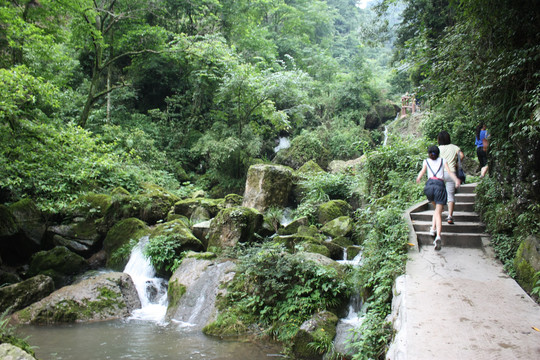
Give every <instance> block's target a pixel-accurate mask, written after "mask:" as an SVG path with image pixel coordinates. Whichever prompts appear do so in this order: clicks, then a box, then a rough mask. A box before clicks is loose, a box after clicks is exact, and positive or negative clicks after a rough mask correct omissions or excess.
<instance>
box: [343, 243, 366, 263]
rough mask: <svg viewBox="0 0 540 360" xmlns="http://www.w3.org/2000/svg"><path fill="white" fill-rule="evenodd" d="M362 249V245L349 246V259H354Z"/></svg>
mask: <svg viewBox="0 0 540 360" xmlns="http://www.w3.org/2000/svg"><path fill="white" fill-rule="evenodd" d="M361 251H362V248H361V247H360V246H354V245H353V246H347V259H346V260H353V259H354V258H355V257H356V255H358V254H359V253H360V252H361Z"/></svg>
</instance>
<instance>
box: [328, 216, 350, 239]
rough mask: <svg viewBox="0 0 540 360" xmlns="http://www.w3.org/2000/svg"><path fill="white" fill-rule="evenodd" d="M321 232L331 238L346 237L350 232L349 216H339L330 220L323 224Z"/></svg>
mask: <svg viewBox="0 0 540 360" xmlns="http://www.w3.org/2000/svg"><path fill="white" fill-rule="evenodd" d="M321 232H322V233H323V234H326V235H328V236H331V237H333V238H336V237H340V236H341V237H346V236H348V235H350V234H351V232H352V219H351V218H350V217H349V216H340V217H338V218H335V219H334V220H330V221H328V222H327V223H326V224H324V226H323V227H322V228H321Z"/></svg>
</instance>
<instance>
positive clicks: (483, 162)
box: [476, 146, 487, 167]
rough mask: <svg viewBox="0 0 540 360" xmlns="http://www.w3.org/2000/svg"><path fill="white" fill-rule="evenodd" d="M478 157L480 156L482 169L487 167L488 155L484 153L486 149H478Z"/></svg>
mask: <svg viewBox="0 0 540 360" xmlns="http://www.w3.org/2000/svg"><path fill="white" fill-rule="evenodd" d="M476 156H478V161H479V162H480V167H484V166H486V165H487V154H486V152H485V151H484V148H482V147H481V146H479V147H477V148H476Z"/></svg>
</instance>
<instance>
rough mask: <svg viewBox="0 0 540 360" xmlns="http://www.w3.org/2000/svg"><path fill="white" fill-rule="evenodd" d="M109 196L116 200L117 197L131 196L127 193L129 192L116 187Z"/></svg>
mask: <svg viewBox="0 0 540 360" xmlns="http://www.w3.org/2000/svg"><path fill="white" fill-rule="evenodd" d="M111 196H112V197H116V198H118V197H124V196H131V194H130V193H129V191H127V190H126V189H124V188H123V187H121V186H118V187H115V188H114V189H112V190H111Z"/></svg>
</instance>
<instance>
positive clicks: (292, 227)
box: [278, 216, 309, 235]
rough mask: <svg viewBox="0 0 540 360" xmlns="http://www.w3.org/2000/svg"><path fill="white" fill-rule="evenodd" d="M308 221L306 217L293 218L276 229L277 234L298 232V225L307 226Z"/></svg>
mask: <svg viewBox="0 0 540 360" xmlns="http://www.w3.org/2000/svg"><path fill="white" fill-rule="evenodd" d="M308 225H309V221H308V218H307V217H305V216H304V217H301V218H298V219H295V220H293V221H292V222H290V223H289V224H287V225H285V226H284V227H283V228H281V229H279V230H278V234H279V235H292V234H295V233H297V232H298V229H299V228H300V226H308Z"/></svg>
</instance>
